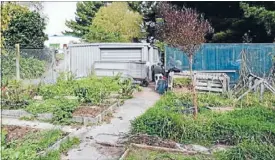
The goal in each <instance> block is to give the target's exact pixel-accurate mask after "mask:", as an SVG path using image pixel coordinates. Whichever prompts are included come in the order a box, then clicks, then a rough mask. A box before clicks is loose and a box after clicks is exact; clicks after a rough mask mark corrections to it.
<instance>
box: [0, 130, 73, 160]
mask: <svg viewBox="0 0 275 160" xmlns="http://www.w3.org/2000/svg"><path fill="white" fill-rule="evenodd" d="M67 135H68V134H67V133H64V132H62V131H61V130H37V129H32V128H28V127H19V126H2V132H1V146H2V150H1V152H2V160H12V159H17V160H21V159H22V160H23V159H24V160H31V159H36V158H37V157H38V156H40V155H42V154H44V153H46V150H47V149H49V148H50V147H52V146H54V145H55V143H56V142H57V141H58V140H61V139H62V138H64V137H66V136H67Z"/></svg>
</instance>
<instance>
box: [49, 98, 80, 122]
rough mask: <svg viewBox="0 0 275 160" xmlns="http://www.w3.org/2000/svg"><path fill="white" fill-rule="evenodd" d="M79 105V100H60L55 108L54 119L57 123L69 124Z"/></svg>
mask: <svg viewBox="0 0 275 160" xmlns="http://www.w3.org/2000/svg"><path fill="white" fill-rule="evenodd" d="M77 107H78V102H77V101H69V100H60V103H59V105H58V107H55V108H54V109H53V120H52V122H53V123H55V124H69V123H71V118H72V117H73V116H72V113H73V111H74V110H75V109H76V108H77Z"/></svg>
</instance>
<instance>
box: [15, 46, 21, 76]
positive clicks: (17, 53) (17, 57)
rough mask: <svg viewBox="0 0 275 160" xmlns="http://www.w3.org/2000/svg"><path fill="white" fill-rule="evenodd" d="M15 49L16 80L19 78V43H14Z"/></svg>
mask: <svg viewBox="0 0 275 160" xmlns="http://www.w3.org/2000/svg"><path fill="white" fill-rule="evenodd" d="M15 49H16V80H18V81H19V80H20V63H19V62H20V45H19V44H15Z"/></svg>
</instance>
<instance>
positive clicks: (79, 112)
mask: <svg viewBox="0 0 275 160" xmlns="http://www.w3.org/2000/svg"><path fill="white" fill-rule="evenodd" d="M103 110H104V107H98V106H84V107H79V108H77V109H76V110H75V111H74V112H73V116H84V117H96V116H97V115H98V114H100V113H101V112H102V111H103Z"/></svg>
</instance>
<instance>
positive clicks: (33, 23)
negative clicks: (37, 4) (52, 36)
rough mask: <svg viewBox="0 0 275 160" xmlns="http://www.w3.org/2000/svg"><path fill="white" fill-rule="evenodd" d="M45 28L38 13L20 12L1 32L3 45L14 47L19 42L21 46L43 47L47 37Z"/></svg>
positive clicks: (42, 19)
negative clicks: (3, 38)
mask: <svg viewBox="0 0 275 160" xmlns="http://www.w3.org/2000/svg"><path fill="white" fill-rule="evenodd" d="M45 28H46V23H45V20H44V18H42V17H41V16H40V14H39V13H37V12H26V13H23V14H20V15H18V16H16V17H15V18H13V19H12V20H11V21H10V23H9V25H8V29H7V30H5V31H4V32H3V36H4V37H5V46H7V47H14V44H16V43H19V44H20V46H21V47H22V48H43V47H44V42H45V41H46V40H47V39H48V37H47V35H46V34H45V33H44V30H45Z"/></svg>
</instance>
